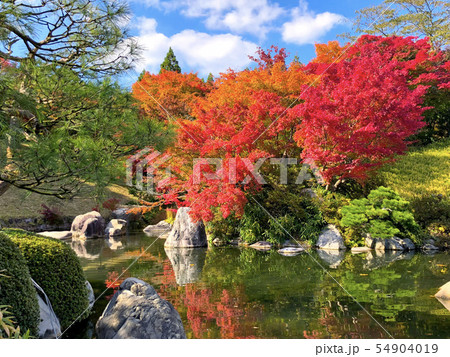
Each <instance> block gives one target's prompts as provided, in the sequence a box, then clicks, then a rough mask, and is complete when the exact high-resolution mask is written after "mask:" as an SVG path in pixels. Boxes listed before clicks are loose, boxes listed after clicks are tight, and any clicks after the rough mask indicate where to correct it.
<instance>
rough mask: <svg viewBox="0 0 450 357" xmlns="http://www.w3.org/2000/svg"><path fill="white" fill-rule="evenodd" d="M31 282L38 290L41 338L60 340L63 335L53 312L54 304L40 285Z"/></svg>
mask: <svg viewBox="0 0 450 357" xmlns="http://www.w3.org/2000/svg"><path fill="white" fill-rule="evenodd" d="M31 282H32V284H33V286H34V288H35V289H36V296H37V300H38V304H39V318H40V319H39V327H38V329H39V338H58V337H59V336H60V335H61V324H60V322H59V319H58V317H57V316H56V314H55V312H54V311H53V308H52V303H51V302H50V299H49V298H48V297H47V294H45V291H44V290H43V289H42V288H41V287H40V286H39V284H38V283H36V282H35V281H34V280H33V279H31Z"/></svg>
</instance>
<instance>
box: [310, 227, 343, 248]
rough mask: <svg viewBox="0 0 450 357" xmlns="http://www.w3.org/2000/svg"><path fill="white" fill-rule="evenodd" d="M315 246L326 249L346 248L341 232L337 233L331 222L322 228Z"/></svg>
mask: <svg viewBox="0 0 450 357" xmlns="http://www.w3.org/2000/svg"><path fill="white" fill-rule="evenodd" d="M316 246H317V247H318V248H319V249H327V250H345V249H346V248H345V244H344V240H343V239H342V236H341V233H339V231H338V229H337V228H336V226H334V225H332V224H329V225H328V226H327V227H326V228H324V229H323V230H322V233H320V235H319V238H318V239H317V243H316Z"/></svg>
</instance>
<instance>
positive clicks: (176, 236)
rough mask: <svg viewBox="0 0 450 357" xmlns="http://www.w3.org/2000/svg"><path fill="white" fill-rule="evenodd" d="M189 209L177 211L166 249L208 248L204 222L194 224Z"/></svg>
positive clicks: (183, 208)
mask: <svg viewBox="0 0 450 357" xmlns="http://www.w3.org/2000/svg"><path fill="white" fill-rule="evenodd" d="M190 210H191V209H190V208H189V207H181V208H179V209H178V211H177V215H176V217H175V222H174V224H173V228H172V230H171V231H170V233H169V236H168V237H167V240H166V242H165V243H164V246H165V247H169V248H171V247H173V248H175V247H180V248H195V247H207V246H208V241H207V237H206V232H205V225H204V224H203V222H201V221H200V222H196V223H194V222H193V221H192V219H191V217H190V216H189V211H190Z"/></svg>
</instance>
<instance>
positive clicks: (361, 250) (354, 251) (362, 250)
mask: <svg viewBox="0 0 450 357" xmlns="http://www.w3.org/2000/svg"><path fill="white" fill-rule="evenodd" d="M371 250H372V249H370V248H369V247H353V248H352V249H351V252H352V254H360V253H367V252H370V251H371Z"/></svg>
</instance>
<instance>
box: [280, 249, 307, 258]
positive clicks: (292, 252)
mask: <svg viewBox="0 0 450 357" xmlns="http://www.w3.org/2000/svg"><path fill="white" fill-rule="evenodd" d="M304 251H305V249H303V248H302V247H285V248H282V249H279V250H278V253H280V254H281V255H284V256H286V257H293V256H296V255H299V254H300V253H302V252H304Z"/></svg>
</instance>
